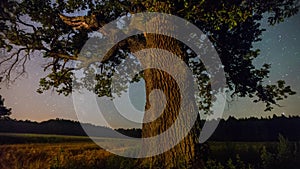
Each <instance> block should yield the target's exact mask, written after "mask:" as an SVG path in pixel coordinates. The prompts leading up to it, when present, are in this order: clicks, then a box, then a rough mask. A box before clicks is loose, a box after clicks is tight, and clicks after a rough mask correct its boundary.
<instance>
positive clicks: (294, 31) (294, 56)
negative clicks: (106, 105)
mask: <svg viewBox="0 0 300 169" xmlns="http://www.w3.org/2000/svg"><path fill="white" fill-rule="evenodd" d="M262 27H264V28H266V29H267V31H265V32H264V33H263V36H262V39H263V40H262V41H261V42H258V43H256V44H255V45H254V47H255V48H259V49H261V55H260V57H259V58H257V59H256V60H255V61H254V63H255V65H257V66H261V65H262V64H263V63H271V66H272V68H271V73H270V78H269V79H266V81H265V82H266V83H273V84H274V83H275V82H276V81H277V80H279V79H283V80H285V81H286V82H287V84H289V85H291V86H292V89H293V90H294V91H296V92H297V94H296V95H294V96H291V97H289V98H288V99H286V100H284V101H281V102H279V104H280V105H282V107H275V109H274V110H272V112H264V111H263V110H264V105H263V104H261V103H258V104H257V103H252V102H251V100H250V99H249V98H235V99H233V100H231V101H228V102H227V103H226V107H225V111H224V114H223V117H224V118H227V117H228V116H235V117H238V118H240V117H250V116H256V117H267V116H272V115H273V114H277V115H281V114H282V113H284V114H285V115H300V110H299V107H300V106H299V105H300V86H299V85H300V14H298V15H296V16H293V17H291V18H289V19H286V21H285V22H284V23H280V24H278V25H275V26H272V27H270V26H268V24H267V23H266V20H264V21H263V22H262ZM43 64H45V60H42V59H41V54H38V53H37V54H36V55H35V56H34V57H32V58H31V60H30V62H28V63H27V76H25V77H22V78H20V79H18V80H16V81H15V83H13V84H12V85H10V86H9V87H8V86H5V85H4V84H2V85H1V88H2V89H1V90H0V94H1V95H2V96H3V97H4V98H5V105H6V106H7V107H10V108H12V116H11V117H12V118H16V119H22V120H26V119H29V120H33V121H44V120H48V119H53V118H64V119H72V120H77V119H78V118H77V115H76V113H75V110H74V106H73V102H72V97H71V96H68V97H65V96H63V95H61V96H59V95H57V94H56V93H55V92H53V91H48V92H45V93H43V94H38V93H37V92H36V89H37V88H38V82H39V78H41V77H44V76H45V75H46V73H45V72H43V69H42V65H43ZM142 88H143V83H140V84H135V86H133V87H131V88H130V89H136V90H130V91H133V92H135V93H138V92H143V90H142ZM132 95H136V96H137V95H140V94H132ZM141 97H142V96H141ZM142 98H143V99H144V97H142ZM135 99H136V100H139V101H140V100H143V99H140V98H138V99H137V98H136V97H135ZM140 103H141V102H140ZM136 107H137V109H141V107H143V106H141V105H140V104H138V105H137V106H136ZM87 122H91V123H93V124H97V125H103V123H102V122H101V121H87ZM114 127H139V126H130V125H127V124H122V123H118V124H115V125H114Z"/></svg>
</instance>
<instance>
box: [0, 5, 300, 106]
mask: <svg viewBox="0 0 300 169" xmlns="http://www.w3.org/2000/svg"><path fill="white" fill-rule="evenodd" d="M146 11H155V12H164V13H170V14H173V15H177V16H179V17H182V18H185V19H187V20H188V21H190V22H192V23H193V24H195V25H196V26H198V27H199V28H200V29H201V30H202V31H203V32H204V33H206V34H207V35H208V36H209V38H210V40H211V41H212V42H213V44H214V46H215V48H216V49H217V51H218V53H219V55H220V57H221V60H222V63H223V66H224V70H225V72H226V80H227V83H228V87H229V89H230V90H231V91H232V95H237V96H240V97H245V96H249V97H254V99H253V100H254V102H258V101H261V102H264V103H266V110H271V109H272V105H274V104H277V102H278V101H279V100H282V99H283V98H286V97H287V96H288V95H292V94H295V93H294V92H293V91H292V90H291V88H290V87H289V86H286V85H285V83H284V82H283V81H278V84H277V85H265V84H264V78H267V77H268V73H269V69H270V65H269V64H265V65H264V66H263V67H262V68H256V67H255V66H254V65H253V64H252V61H253V59H255V58H256V57H258V56H259V49H253V46H252V44H253V43H254V42H256V41H260V40H261V39H260V35H261V34H262V32H263V31H264V29H262V28H261V27H260V24H259V21H260V20H261V19H262V18H263V14H264V13H268V14H269V18H268V22H269V24H271V25H274V24H276V23H279V22H282V21H284V18H286V17H290V16H292V15H294V14H296V13H297V12H298V6H296V1H295V0H291V1H290V0H275V1H243V0H230V1H225V0H224V1H223V0H222V1H206V0H201V1H186V0H177V1H156V0H146V1H132V0H126V1H118V0H113V1H103V2H101V3H100V2H97V3H95V2H93V1H75V0H69V1H57V2H53V1H50V0H29V1H20V2H17V1H8V0H4V1H1V18H0V19H1V20H0V24H1V27H0V28H1V33H0V36H1V40H0V47H1V48H3V49H5V50H6V56H7V57H5V58H4V59H3V60H2V61H1V62H0V65H1V68H2V69H3V71H2V72H1V75H3V76H4V77H5V78H6V80H11V74H12V72H13V71H16V72H18V74H19V75H22V74H23V73H24V72H25V71H26V69H25V63H26V62H27V60H28V59H29V58H30V56H31V55H33V54H34V52H35V51H39V52H41V53H42V54H43V57H44V58H45V59H47V60H51V61H50V62H49V63H48V64H47V65H46V66H45V70H48V71H50V73H49V75H47V76H46V77H44V78H42V79H41V81H40V86H41V87H40V88H39V89H38V92H40V93H41V92H43V91H45V90H49V89H51V88H52V89H55V90H56V91H57V92H58V93H59V94H61V93H62V94H64V95H68V94H69V93H70V92H72V78H74V77H73V73H74V71H75V70H74V67H72V63H73V62H72V60H77V59H78V53H79V51H80V50H81V48H82V46H83V45H84V44H85V42H86V40H87V39H88V38H91V37H92V35H91V32H92V31H93V30H97V29H98V28H99V27H101V26H103V25H104V24H106V23H108V22H110V21H112V20H115V19H120V16H122V15H127V14H128V13H137V12H146ZM78 12H80V13H85V14H86V16H82V17H81V16H80V17H77V18H76V20H75V21H74V20H73V21H74V23H75V25H73V26H72V25H68V24H65V23H64V22H63V21H62V17H63V16H62V15H61V14H67V13H78ZM71 21H72V19H71V20H69V22H71ZM83 22H84V23H86V25H85V26H84V27H83V26H80V24H81V25H82V23H83ZM72 28H75V29H72ZM76 28H78V29H76ZM144 41H145V39H144V38H143V36H141V35H136V36H134V37H131V38H128V39H127V40H125V41H124V42H120V43H119V44H117V45H116V47H114V48H113V49H112V51H111V54H110V55H109V57H108V60H106V61H105V62H103V63H99V64H96V66H99V67H101V68H102V71H101V74H99V75H97V79H96V80H97V81H98V83H97V85H96V90H95V91H96V93H97V94H98V95H99V96H109V97H111V96H112V95H111V92H112V91H111V90H110V88H109V87H107V86H110V85H111V80H109V79H110V78H111V73H116V70H115V67H116V66H117V65H119V64H121V62H120V60H121V59H122V58H124V57H126V56H128V54H129V53H130V52H132V46H137V45H141V46H143V45H142V44H143V43H144ZM228 42H230V43H228ZM182 50H183V51H186V52H185V54H186V57H187V63H188V64H189V66H190V67H191V69H192V70H193V72H194V75H195V78H196V79H198V82H199V89H201V91H200V93H199V94H198V95H199V97H202V98H203V99H202V100H200V101H199V103H200V104H199V105H200V108H201V109H204V110H209V107H210V106H211V102H212V101H213V98H211V96H210V94H208V93H207V91H208V90H209V86H210V84H209V83H208V82H209V78H208V77H207V75H205V74H203V73H202V72H204V71H205V67H204V66H203V64H202V62H201V61H200V62H193V58H195V54H194V53H193V52H187V51H188V48H187V47H186V46H184V44H182ZM92 61H93V59H91V60H90V61H89V62H88V63H90V64H91V63H92ZM5 63H10V64H5ZM76 63H77V62H76ZM73 64H74V63H73ZM124 69H125V68H124ZM17 77H18V76H17ZM139 78H142V76H139ZM135 80H137V79H135ZM127 82H132V79H127V81H124V84H120V89H119V90H120V91H122V90H126V87H125V86H126V85H127ZM124 85H125V86H124ZM84 86H85V87H86V85H84ZM94 87H95V86H94ZM120 91H115V92H120Z"/></svg>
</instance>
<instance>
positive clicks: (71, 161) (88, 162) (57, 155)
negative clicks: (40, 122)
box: [0, 143, 111, 169]
mask: <svg viewBox="0 0 300 169" xmlns="http://www.w3.org/2000/svg"><path fill="white" fill-rule="evenodd" d="M110 156H111V154H110V153H108V152H106V151H104V150H103V149H101V148H100V147H99V146H97V145H96V144H93V143H59V144H19V145H0V168H1V169H20V168H22V169H23V168H29V169H39V168H41V169H46V168H53V169H54V168H105V165H106V161H107V158H108V157H110Z"/></svg>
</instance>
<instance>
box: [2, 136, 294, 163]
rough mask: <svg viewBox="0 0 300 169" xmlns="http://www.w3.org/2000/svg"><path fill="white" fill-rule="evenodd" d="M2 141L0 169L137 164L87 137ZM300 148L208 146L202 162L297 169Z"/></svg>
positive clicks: (248, 144)
mask: <svg viewBox="0 0 300 169" xmlns="http://www.w3.org/2000/svg"><path fill="white" fill-rule="evenodd" d="M0 138H1V141H0V168H1V169H20V168H28V169H39V168H41V169H45V168H49V169H71V168H72V169H84V168H87V169H88V168H91V169H93V168H105V169H117V168H123V169H126V168H136V167H137V164H138V160H136V159H129V158H124V157H120V156H116V155H113V154H111V153H109V152H107V151H105V150H104V149H102V148H100V147H99V146H98V145H97V144H95V143H94V142H93V141H92V140H90V139H89V138H88V137H85V136H62V135H41V134H0ZM105 140H106V139H104V138H103V140H101V138H99V140H98V141H105ZM299 146H300V144H299V143H297V142H289V141H288V140H286V139H284V138H283V137H279V141H278V142H209V143H206V147H207V148H208V149H209V150H208V151H205V152H203V154H202V157H201V158H202V159H204V163H205V166H206V168H207V169H227V168H228V169H254V168H257V169H263V168H265V169H268V168H270V169H271V168H272V169H274V168H275V169H276V168H278V169H293V168H294V169H298V167H297V166H300V152H299V150H298V148H297V147H299Z"/></svg>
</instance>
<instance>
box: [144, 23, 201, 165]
mask: <svg viewBox="0 0 300 169" xmlns="http://www.w3.org/2000/svg"><path fill="white" fill-rule="evenodd" d="M154 22H155V23H159V22H163V21H155V20H154ZM164 25H167V24H164ZM157 29H165V30H167V29H172V27H171V28H170V27H168V28H162V27H157ZM146 48H152V49H153V48H156V49H163V50H167V51H169V52H171V53H173V54H174V55H176V56H177V57H179V58H180V59H182V60H183V61H184V60H185V59H186V58H184V54H183V52H182V49H181V48H180V46H179V43H178V41H176V40H175V39H173V38H171V37H168V36H163V35H158V34H146ZM148 55H150V57H147V58H148V59H143V58H140V61H141V64H142V65H147V64H151V63H152V62H157V60H156V59H155V58H157V57H160V60H159V62H162V63H159V64H168V60H167V58H166V59H164V56H159V52H158V53H156V52H155V50H154V51H153V52H151V53H148ZM156 64H157V63H156ZM170 66H174V71H175V76H181V78H182V77H183V78H184V79H185V80H184V81H182V82H180V83H182V84H181V86H184V87H183V88H182V87H181V88H179V85H178V84H177V82H176V81H175V80H174V77H172V76H170V75H169V74H168V73H166V72H164V71H162V70H159V69H146V70H145V71H144V79H145V84H146V106H145V109H146V113H145V115H144V121H145V122H147V121H149V119H153V117H158V118H157V119H156V120H154V121H151V122H148V123H144V124H143V129H142V137H143V138H149V137H154V136H157V135H159V134H162V133H163V132H165V131H166V130H167V129H168V128H170V127H171V126H172V124H173V123H174V122H175V120H176V119H177V117H178V113H179V110H180V108H181V107H180V106H181V105H183V106H185V108H184V109H185V110H188V111H187V112H184V116H185V118H184V119H183V120H184V121H182V124H186V125H188V124H189V123H190V121H191V120H195V119H191V118H189V116H190V114H191V113H195V111H196V110H197V109H196V107H197V106H196V103H195V98H194V91H193V90H191V87H193V85H194V82H193V77H192V76H190V75H188V74H187V73H186V72H185V71H184V70H182V69H180V68H177V67H176V65H170ZM153 90H160V91H162V92H163V93H164V95H165V99H166V102H164V101H163V99H158V98H157V99H155V100H153V99H152V100H150V97H149V94H150V93H151V92H152V91H153ZM181 93H186V94H187V95H189V96H190V97H189V98H193V99H192V100H191V99H189V100H183V99H182V98H181ZM162 104H166V105H165V107H164V106H163V105H162ZM161 107H164V110H163V112H161V111H160V110H159V108H161ZM158 113H159V114H158ZM198 118H199V116H198ZM199 121H200V120H199V119H197V120H196V123H195V125H194V127H193V128H192V130H191V131H190V132H189V133H188V134H187V136H186V137H185V138H183V139H182V140H181V141H180V142H179V144H177V145H176V144H175V145H176V146H175V147H173V148H171V149H170V150H168V151H166V152H164V153H162V154H160V155H157V156H154V157H149V158H146V159H144V160H143V164H144V165H147V166H144V167H147V168H191V167H192V163H194V160H195V155H196V152H195V145H196V143H197V141H198V135H199V130H200V128H199ZM186 125H182V126H179V127H178V128H177V129H176V130H175V132H173V133H171V134H170V135H168V136H167V137H164V138H162V139H157V140H155V141H153V142H151V143H150V145H151V146H149V144H147V145H148V146H145V145H144V144H143V145H144V146H143V149H142V151H151V150H150V149H151V148H153V147H157V146H160V147H163V146H164V145H166V144H168V143H170V142H174V140H173V139H172V138H174V137H177V136H178V133H180V132H182V129H183V128H184V127H186ZM148 165H150V166H148ZM197 168H202V167H201V166H197Z"/></svg>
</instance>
